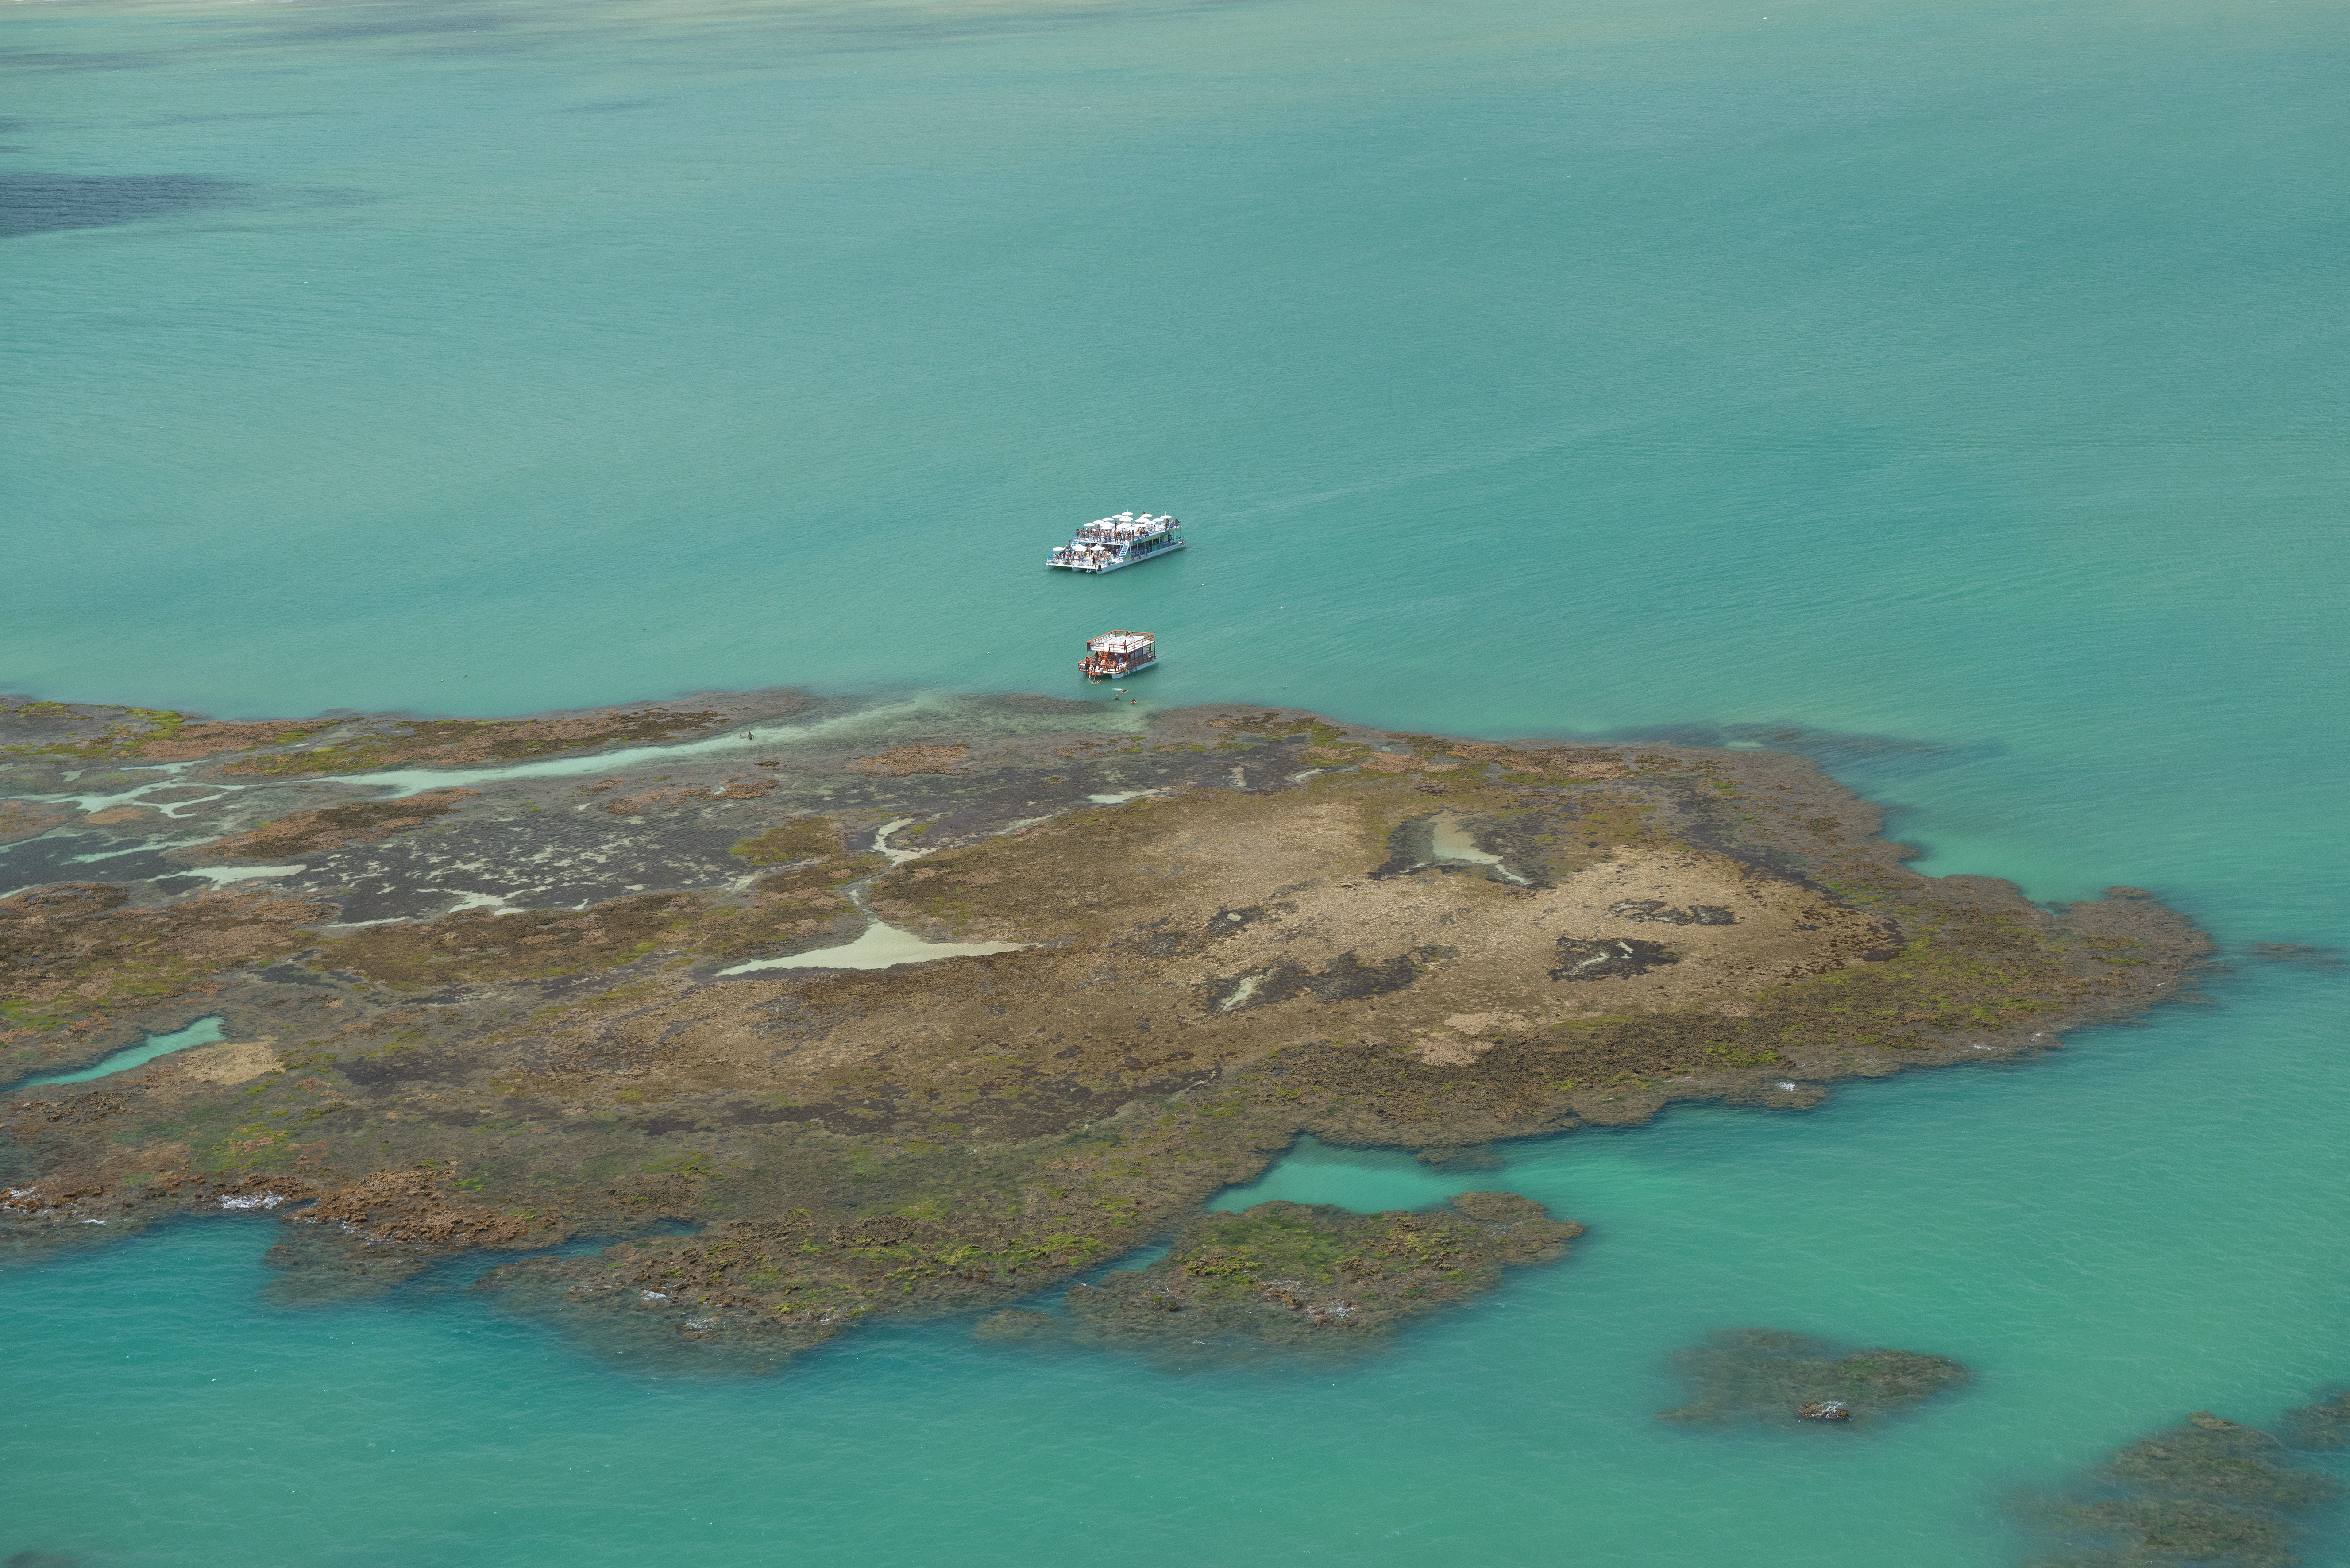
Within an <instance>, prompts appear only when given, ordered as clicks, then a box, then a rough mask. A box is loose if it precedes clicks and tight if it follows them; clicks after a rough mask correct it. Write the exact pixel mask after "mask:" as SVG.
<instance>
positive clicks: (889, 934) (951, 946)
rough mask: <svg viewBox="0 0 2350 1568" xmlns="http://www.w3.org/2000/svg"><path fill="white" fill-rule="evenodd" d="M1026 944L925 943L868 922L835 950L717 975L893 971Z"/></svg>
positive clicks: (879, 923)
mask: <svg viewBox="0 0 2350 1568" xmlns="http://www.w3.org/2000/svg"><path fill="white" fill-rule="evenodd" d="M1028 945H1029V944H1028V943H1026V942H926V941H924V940H922V939H921V938H920V937H918V936H916V935H915V934H914V933H913V932H911V931H903V930H899V929H898V928H897V927H895V926H893V925H891V924H889V922H888V921H886V920H879V919H876V920H872V921H869V922H868V924H867V925H866V928H865V929H864V930H862V931H860V932H858V937H857V940H855V941H853V942H847V943H844V944H842V945H841V946H839V947H837V948H818V949H816V950H815V951H813V952H805V953H794V954H792V955H791V956H790V957H789V958H772V959H754V960H752V961H750V962H749V963H738V964H735V965H733V966H732V967H731V968H727V969H722V970H720V971H718V972H719V973H720V974H748V973H750V972H751V971H753V970H761V969H892V968H895V967H896V966H897V965H899V964H901V963H929V962H931V961H932V960H934V959H951V958H976V957H978V956H980V955H981V954H983V953H1008V952H1014V951H1016V950H1019V949H1021V948H1024V947H1027V946H1028Z"/></svg>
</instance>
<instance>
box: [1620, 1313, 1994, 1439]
mask: <svg viewBox="0 0 2350 1568" xmlns="http://www.w3.org/2000/svg"><path fill="white" fill-rule="evenodd" d="M1674 1365H1675V1366H1676V1367H1677V1368H1678V1369H1679V1372H1680V1373H1681V1375H1682V1376H1684V1377H1686V1378H1687V1379H1688V1380H1689V1381H1690V1385H1691V1386H1692V1387H1693V1388H1694V1389H1695V1391H1696V1395H1697V1397H1695V1398H1693V1399H1691V1400H1690V1402H1689V1403H1688V1404H1687V1405H1684V1406H1682V1407H1679V1409H1674V1410H1667V1411H1666V1412H1664V1414H1663V1415H1662V1417H1660V1419H1663V1420H1667V1421H1687V1422H1700V1423H1701V1422H1725V1421H1750V1420H1764V1421H1769V1420H1789V1421H1835V1422H1847V1421H1853V1422H1864V1421H1869V1420H1873V1419H1876V1418H1877V1417H1884V1416H1889V1415H1892V1414H1895V1413H1896V1412H1898V1411H1901V1410H1906V1409H1908V1408H1909V1407H1911V1406H1913V1405H1916V1404H1917V1403H1918V1402H1919V1401H1920V1400H1922V1399H1925V1398H1927V1397H1929V1396H1931V1395H1934V1394H1939V1393H1940V1392H1941V1391H1942V1390H1944V1389H1946V1388H1955V1387H1957V1386H1959V1385H1960V1384H1961V1383H1964V1382H1965V1381H1966V1380H1967V1376H1968V1373H1967V1369H1966V1368H1965V1367H1963V1366H1960V1365H1959V1364H1958V1363H1957V1362H1955V1361H1952V1360H1950V1358H1949V1357H1948V1356H1941V1355H1918V1353H1917V1352H1915V1351H1908V1350H1881V1349H1880V1350H1856V1351H1852V1352H1849V1353H1847V1354H1845V1355H1838V1354H1836V1350H1835V1346H1834V1345H1830V1344H1828V1343H1827V1342H1826V1341H1825V1340H1821V1339H1814V1338H1812V1337H1811V1336H1810V1335H1808V1334H1790V1333H1787V1332H1785V1331H1784V1330H1782V1329H1774V1328H1733V1329H1728V1330H1725V1331H1723V1332H1722V1333H1720V1334H1709V1335H1708V1336H1707V1337H1706V1340H1705V1343H1704V1344H1702V1345H1696V1346H1693V1347H1692V1348H1690V1349H1688V1350H1684V1351H1682V1352H1681V1353H1680V1354H1679V1355H1677V1356H1675V1357H1674Z"/></svg>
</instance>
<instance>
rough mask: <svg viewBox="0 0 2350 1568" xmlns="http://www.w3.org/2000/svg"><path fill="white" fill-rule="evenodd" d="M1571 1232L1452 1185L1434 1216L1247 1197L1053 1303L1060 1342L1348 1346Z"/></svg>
mask: <svg viewBox="0 0 2350 1568" xmlns="http://www.w3.org/2000/svg"><path fill="white" fill-rule="evenodd" d="M1581 1234H1583V1227H1582V1226H1580V1225H1577V1224H1574V1223H1572V1222H1571V1221H1562V1220H1553V1219H1552V1218H1551V1217H1550V1216H1549V1214H1548V1213H1547V1212H1545V1211H1544V1209H1543V1206H1542V1205H1541V1204H1539V1203H1536V1202H1535V1201H1534V1200H1533V1199H1529V1198H1521V1197H1519V1196H1517V1195H1516V1194H1515V1193H1510V1192H1464V1193H1462V1194H1461V1195H1460V1196H1459V1197H1457V1198H1455V1199H1452V1208H1451V1212H1449V1213H1441V1212H1440V1213H1436V1214H1409V1213H1401V1212H1398V1213H1388V1214H1355V1213H1351V1212H1349V1211H1348V1210H1344V1209H1338V1208H1334V1207H1331V1206H1329V1205H1327V1204H1314V1205H1308V1204H1303V1203H1282V1202H1274V1203H1260V1204H1258V1205H1256V1206H1255V1207H1254V1208H1253V1209H1246V1210H1242V1211H1240V1212H1239V1213H1215V1214H1207V1215H1203V1216H1201V1217H1200V1218H1199V1219H1196V1220H1192V1221H1191V1223H1190V1224H1188V1225H1186V1226H1185V1227H1184V1228H1183V1230H1182V1231H1181V1233H1180V1235H1179V1236H1178V1237H1177V1239H1176V1241H1175V1242H1174V1244H1173V1246H1172V1247H1171V1248H1170V1250H1169V1251H1168V1254H1167V1256H1165V1257H1164V1258H1161V1259H1160V1260H1159V1261H1158V1262H1154V1263H1152V1264H1151V1265H1149V1267H1148V1268H1144V1269H1123V1270H1118V1271H1116V1272H1111V1273H1109V1274H1106V1275H1104V1276H1103V1277H1102V1280H1101V1282H1100V1283H1099V1284H1092V1285H1086V1284H1080V1285H1076V1286H1072V1287H1071V1288H1070V1291H1069V1293H1068V1296H1067V1304H1068V1309H1069V1313H1070V1316H1071V1319H1072V1320H1073V1329H1072V1332H1073V1334H1074V1336H1075V1337H1076V1339H1077V1340H1078V1341H1079V1342H1080V1343H1084V1344H1089V1345H1097V1346H1100V1347H1104V1348H1119V1349H1128V1350H1137V1351H1141V1352H1144V1353H1146V1354H1149V1355H1159V1356H1168V1355H1172V1356H1175V1357H1178V1358H1188V1357H1190V1356H1191V1355H1193V1354H1194V1353H1195V1352H1197V1351H1199V1350H1201V1349H1205V1350H1207V1351H1209V1352H1210V1354H1211V1355H1226V1354H1230V1353H1231V1352H1232V1351H1234V1350H1243V1351H1245V1350H1251V1349H1281V1350H1305V1349H1310V1348H1339V1347H1348V1346H1353V1345H1360V1344H1362V1343H1363V1342H1365V1341H1367V1340H1369V1339H1373V1338H1376V1337H1378V1336H1380V1335H1383V1334H1388V1333H1389V1332H1391V1331H1392V1330H1393V1329H1394V1328H1395V1326H1396V1325H1397V1324H1399V1323H1401V1322H1403V1321H1404V1320H1406V1319H1408V1318H1412V1317H1418V1316H1421V1315H1423V1314H1428V1313H1432V1312H1436V1311H1439V1310H1440V1309H1442V1308H1445V1307H1448V1306H1451V1305H1454V1304H1456V1303H1460V1302H1462V1301H1466V1300H1468V1299H1469V1298H1471V1297H1472V1296H1476V1295H1480V1294H1482V1293H1484V1292H1486V1291H1489V1290H1491V1289H1492V1288H1493V1287H1494V1286H1495V1285H1497V1284H1499V1283H1500V1282H1501V1280H1502V1274H1503V1269H1504V1268H1505V1267H1525V1266H1527V1265H1530V1264H1534V1263H1544V1262H1553V1261H1555V1260H1556V1259H1558V1258H1561V1257H1564V1256H1565V1253H1566V1250H1567V1245H1568V1243H1569V1242H1571V1241H1574V1240H1575V1237H1577V1236H1580V1235H1581ZM1201 1341H1204V1342H1205V1344H1204V1345H1201V1344H1199V1343H1196V1342H1201Z"/></svg>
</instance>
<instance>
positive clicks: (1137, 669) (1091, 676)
mask: <svg viewBox="0 0 2350 1568" xmlns="http://www.w3.org/2000/svg"><path fill="white" fill-rule="evenodd" d="M1158 662H1159V660H1157V659H1152V660H1150V661H1149V663H1148V664H1138V665H1135V666H1134V667H1133V668H1132V669H1129V670H1119V671H1118V673H1117V674H1115V675H1096V674H1095V673H1094V672H1093V671H1092V670H1087V669H1086V667H1085V663H1084V661H1083V660H1082V659H1081V660H1079V661H1078V664H1077V669H1078V670H1080V671H1082V672H1083V673H1084V675H1085V677H1086V679H1087V680H1125V679H1126V678H1127V677H1128V676H1129V675H1139V674H1141V673H1142V672H1143V671H1144V670H1149V669H1151V668H1153V667H1155V666H1156V665H1157V664H1158Z"/></svg>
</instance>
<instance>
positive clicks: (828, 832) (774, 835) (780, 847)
mask: <svg viewBox="0 0 2350 1568" xmlns="http://www.w3.org/2000/svg"><path fill="white" fill-rule="evenodd" d="M899 836H900V837H905V836H908V835H906V834H902V833H901V834H900V835H899ZM840 849H841V844H840V834H839V832H838V830H837V829H836V828H835V827H834V826H833V825H832V821H831V819H830V818H828V817H822V816H795V817H794V818H792V819H791V820H790V821H789V822H780V823H777V824H776V825H775V826H773V827H771V828H769V829H767V831H766V832H764V833H762V834H760V835H758V836H756V837H753V838H743V839H737V840H736V841H735V842H734V844H733V846H731V847H730V850H729V853H731V854H733V855H736V856H739V857H742V858H743V859H744V860H748V861H749V862H750V863H751V864H752V865H754V866H788V865H790V864H792V863H793V862H795V861H799V860H814V859H820V858H821V857H825V856H827V855H837V854H839V853H840Z"/></svg>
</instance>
